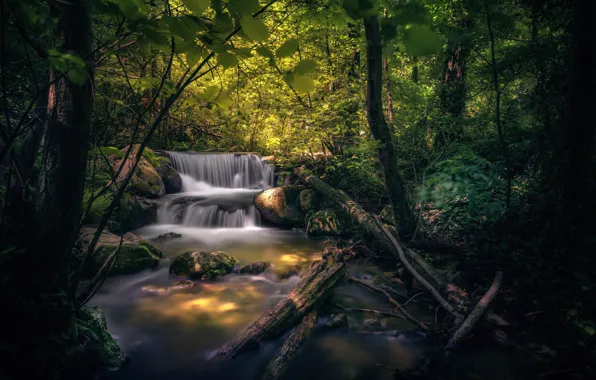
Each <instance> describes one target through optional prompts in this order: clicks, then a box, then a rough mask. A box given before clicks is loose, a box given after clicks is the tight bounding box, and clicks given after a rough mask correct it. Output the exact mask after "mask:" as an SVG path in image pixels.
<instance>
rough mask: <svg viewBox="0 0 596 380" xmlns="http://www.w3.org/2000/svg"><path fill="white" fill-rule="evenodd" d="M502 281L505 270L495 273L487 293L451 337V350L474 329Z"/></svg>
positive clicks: (448, 345)
mask: <svg viewBox="0 0 596 380" xmlns="http://www.w3.org/2000/svg"><path fill="white" fill-rule="evenodd" d="M502 282H503V272H500V271H498V272H497V273H496V274H495V278H494V280H493V283H492V284H491V286H490V288H489V289H488V291H487V292H486V294H485V295H484V296H483V297H482V298H481V299H480V301H478V303H477V304H476V306H474V309H473V310H472V312H471V313H470V315H468V318H466V320H465V321H464V323H462V324H461V326H460V327H459V328H458V329H457V331H456V332H455V333H454V334H453V335H452V336H451V339H449V342H448V343H447V347H446V349H448V350H450V349H453V348H455V346H457V344H458V343H459V341H460V340H461V339H462V338H464V337H465V336H466V335H468V334H469V333H470V331H472V329H473V328H474V326H476V324H477V323H478V321H479V320H480V319H481V318H482V316H483V315H484V312H485V311H486V309H487V308H488V305H490V303H491V302H492V300H493V299H494V298H495V296H496V295H497V293H499V289H500V288H501V283H502Z"/></svg>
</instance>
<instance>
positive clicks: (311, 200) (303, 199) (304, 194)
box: [300, 189, 320, 213]
mask: <svg viewBox="0 0 596 380" xmlns="http://www.w3.org/2000/svg"><path fill="white" fill-rule="evenodd" d="M319 204H320V197H319V196H318V195H317V193H316V191H314V190H313V189H306V190H302V191H301V192H300V208H302V211H304V212H306V213H307V212H309V211H311V210H316V209H317V208H318V207H319Z"/></svg>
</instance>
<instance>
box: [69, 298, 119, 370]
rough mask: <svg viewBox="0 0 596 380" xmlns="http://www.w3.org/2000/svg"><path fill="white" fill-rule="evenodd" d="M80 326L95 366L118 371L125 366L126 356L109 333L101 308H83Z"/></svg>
mask: <svg viewBox="0 0 596 380" xmlns="http://www.w3.org/2000/svg"><path fill="white" fill-rule="evenodd" d="M78 325H79V326H78V327H79V332H80V333H81V334H82V335H83V336H84V337H85V338H86V341H87V342H88V343H87V350H88V354H89V355H90V358H91V361H92V363H93V364H94V365H96V366H99V367H103V368H108V369H117V368H119V367H121V366H122V364H124V362H125V360H126V356H125V355H124V354H123V353H122V350H121V349H120V346H119V345H118V343H117V342H116V341H115V340H114V338H113V337H112V336H111V335H110V333H109V332H108V330H107V329H108V325H107V322H106V317H105V315H104V313H103V311H102V310H101V309H100V308H97V307H90V308H83V309H82V310H81V312H80V318H79V321H78Z"/></svg>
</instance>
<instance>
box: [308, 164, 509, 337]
mask: <svg viewBox="0 0 596 380" xmlns="http://www.w3.org/2000/svg"><path fill="white" fill-rule="evenodd" d="M298 175H299V176H300V177H301V178H302V180H303V181H304V182H305V183H306V184H308V185H309V186H311V187H312V188H313V189H315V190H316V191H317V192H319V193H321V194H322V195H323V196H325V197H327V198H328V199H330V200H331V201H333V202H334V203H336V204H337V205H338V206H339V207H341V208H342V209H343V210H344V211H345V212H346V214H348V216H349V217H350V218H351V219H352V221H353V222H354V223H355V224H357V225H359V226H360V227H361V228H362V229H363V231H364V232H365V233H366V234H367V235H369V236H371V237H373V238H374V239H375V241H376V242H378V243H379V244H380V245H381V247H382V248H383V249H384V250H385V251H387V252H391V253H392V254H393V255H394V256H396V257H398V258H399V256H400V255H399V252H398V250H397V248H396V247H395V246H394V245H393V243H392V242H391V239H390V237H392V235H391V234H387V233H385V231H383V230H384V229H385V228H384V226H383V224H382V223H380V222H379V221H378V220H377V219H376V218H375V216H373V215H371V214H370V213H368V212H366V211H365V210H364V209H363V208H362V207H361V206H360V205H359V204H358V203H356V202H354V201H353V200H352V199H351V198H350V197H349V196H348V195H347V194H346V193H345V192H343V191H342V190H337V189H334V188H332V187H331V186H329V185H327V184H326V183H325V182H323V181H321V180H320V179H318V178H316V177H314V176H311V175H306V174H305V173H303V172H301V171H300V169H299V170H298ZM385 230H386V229H385ZM403 251H404V253H405V256H406V257H407V261H408V262H409V263H410V265H411V267H413V268H414V269H415V271H416V272H417V273H418V274H420V276H421V277H423V278H424V279H425V280H426V281H427V283H428V284H430V285H432V287H433V288H435V290H437V291H438V292H439V293H440V295H441V296H442V297H441V298H443V299H444V300H446V301H447V303H448V304H450V305H452V307H453V309H451V311H450V313H451V314H452V315H453V313H452V311H455V312H456V313H457V314H460V313H462V312H463V311H464V310H466V309H467V308H469V306H470V305H472V301H471V298H470V296H469V294H468V293H467V292H466V291H465V290H463V289H462V288H460V287H459V286H457V285H455V284H453V283H450V282H449V281H447V279H446V278H444V276H442V275H441V274H439V272H438V271H437V270H435V269H434V268H433V267H432V266H431V265H430V264H428V263H427V262H426V261H425V260H424V259H423V258H422V257H420V255H418V254H417V253H416V252H414V251H412V250H411V249H407V248H406V249H403ZM400 261H401V260H400ZM404 265H405V263H404ZM433 295H436V293H435V294H433ZM435 298H436V297H435ZM439 302H441V301H439ZM442 306H447V305H446V304H445V303H443V305H442ZM456 321H459V322H460V323H461V321H463V318H461V317H460V318H458V317H456ZM484 321H485V322H487V323H489V324H490V325H492V326H498V327H509V326H511V325H510V324H509V323H508V322H507V321H505V320H504V319H503V318H502V317H500V316H499V315H497V314H495V313H494V312H492V311H491V310H488V311H487V312H486V313H485V314H484ZM501 333H502V332H501Z"/></svg>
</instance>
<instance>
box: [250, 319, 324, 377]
mask: <svg viewBox="0 0 596 380" xmlns="http://www.w3.org/2000/svg"><path fill="white" fill-rule="evenodd" d="M316 323H317V312H316V310H313V311H311V312H310V313H309V314H307V315H306V317H304V318H303V319H302V322H300V324H299V325H298V327H297V328H296V330H295V331H294V332H293V333H292V335H290V336H289V337H288V339H286V341H285V342H284V344H283V345H282V346H281V347H280V348H279V350H277V352H276V353H275V354H274V355H273V359H271V361H270V362H269V364H267V368H266V369H265V373H264V374H263V377H262V378H261V379H262V380H277V379H280V378H281V377H282V376H283V374H284V373H285V372H286V369H287V368H288V364H289V363H290V361H291V360H292V359H293V358H294V356H296V354H297V353H298V352H299V351H300V347H301V346H302V344H303V343H304V342H305V341H306V339H308V336H309V335H310V332H311V331H312V329H313V328H314V327H315V324H316Z"/></svg>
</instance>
